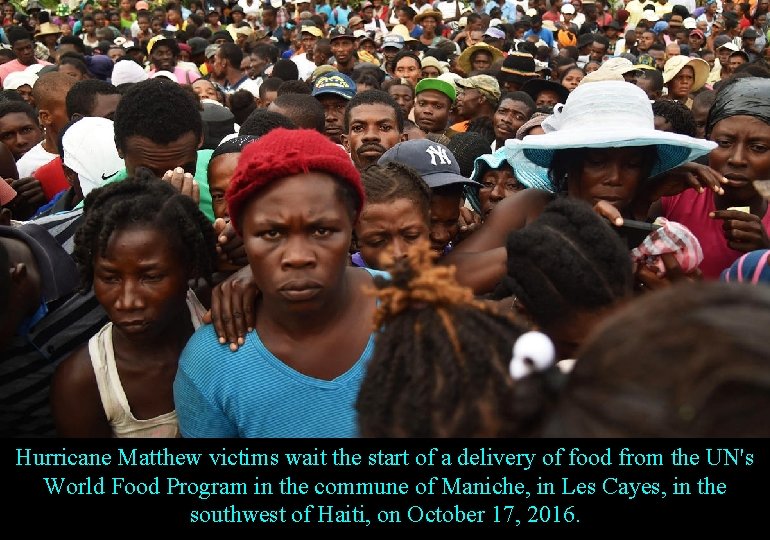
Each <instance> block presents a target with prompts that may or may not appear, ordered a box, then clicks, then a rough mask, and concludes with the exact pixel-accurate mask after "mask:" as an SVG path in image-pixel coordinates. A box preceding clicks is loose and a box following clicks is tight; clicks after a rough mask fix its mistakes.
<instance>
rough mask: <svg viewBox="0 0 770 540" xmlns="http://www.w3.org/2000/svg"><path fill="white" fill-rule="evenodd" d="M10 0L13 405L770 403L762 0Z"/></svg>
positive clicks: (433, 421) (102, 430) (346, 413)
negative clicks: (18, 0) (51, 1)
mask: <svg viewBox="0 0 770 540" xmlns="http://www.w3.org/2000/svg"><path fill="white" fill-rule="evenodd" d="M0 3H2V12H3V16H4V18H3V24H2V31H0V42H1V44H0V85H2V91H0V174H1V175H2V178H3V181H0V267H2V268H4V269H7V271H5V270H4V271H3V272H2V273H0V358H2V360H0V433H1V434H2V435H3V436H5V437H52V436H60V437H180V436H182V437H358V436H363V437H472V436H485V437H509V436H521V437H574V436H591V437H594V436H598V437H604V436H631V437H656V436H667V437H668V436H695V437H741V436H768V435H770V431H768V430H769V429H770V413H768V412H767V411H768V410H770V409H768V407H767V405H768V404H770V387H768V385H767V381H768V380H769V379H768V373H770V340H768V339H767V338H766V335H765V334H766V330H767V328H770V288H769V287H768V285H770V258H769V257H770V211H768V201H770V193H769V192H770V185H769V184H770V55H767V54H766V53H767V51H768V40H769V39H770V29H769V28H768V21H767V16H768V13H767V12H768V0H754V1H753V2H750V3H745V4H743V3H741V4H735V3H733V2H730V1H727V0H705V1H704V2H701V1H698V2H696V1H695V0H679V1H677V2H676V3H674V2H672V0H656V1H654V2H653V1H647V2H645V1H644V0H629V1H627V2H623V1H622V0H621V1H618V2H613V3H607V2H605V1H604V0H597V1H596V2H591V3H585V4H583V2H582V1H581V0H571V1H570V2H566V1H563V0H550V2H549V1H547V0H515V1H513V0H490V1H488V2H485V1H484V0H473V1H472V2H470V3H464V2H460V1H459V0H454V1H443V0H440V1H437V2H434V3H429V2H427V1H424V0H415V1H413V2H407V1H406V0H393V1H392V2H390V3H388V2H386V1H385V2H384V1H383V0H375V1H373V2H370V1H369V0H364V1H362V2H360V3H351V2H348V0H319V1H287V0H270V1H267V2H264V3H263V2H262V1H261V0H237V1H232V0H230V1H229V2H228V1H227V0H204V1H202V2H198V1H194V0H193V1H189V2H188V1H186V0H185V1H183V2H182V3H181V4H180V3H177V2H155V3H153V2H147V1H144V0H138V1H134V0H120V1H119V2H117V4H116V3H115V2H114V1H113V0H96V1H95V2H94V1H93V0H88V1H86V2H83V3H77V2H75V1H74V0H70V1H69V2H63V3H60V4H58V5H51V6H45V5H43V4H40V3H39V2H38V1H37V0H26V1H25V2H22V5H17V4H12V3H9V2H0Z"/></svg>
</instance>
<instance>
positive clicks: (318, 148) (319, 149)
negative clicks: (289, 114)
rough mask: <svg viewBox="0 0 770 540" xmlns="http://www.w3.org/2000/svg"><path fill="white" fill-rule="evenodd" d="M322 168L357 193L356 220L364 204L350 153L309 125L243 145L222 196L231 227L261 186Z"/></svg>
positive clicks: (280, 129) (238, 222) (272, 133)
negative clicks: (225, 202) (308, 127)
mask: <svg viewBox="0 0 770 540" xmlns="http://www.w3.org/2000/svg"><path fill="white" fill-rule="evenodd" d="M310 171H316V172H323V173H326V174H328V175H330V176H333V177H334V178H338V179H340V180H342V181H343V182H346V183H347V184H349V185H350V186H352V187H353V189H354V190H355V192H356V193H357V194H358V208H356V220H357V219H358V215H359V214H360V213H361V208H362V207H363V205H364V188H363V185H362V184H361V175H359V174H358V170H356V168H355V166H354V165H353V162H352V161H351V159H350V156H348V154H347V153H346V152H345V151H344V150H343V149H342V148H340V147H339V146H337V145H336V144H334V143H333V142H331V141H330V140H329V139H327V138H326V137H325V136H324V135H321V134H320V133H319V132H317V131H315V130H312V129H283V128H279V129H274V130H272V131H271V132H270V133H268V134H267V135H265V136H264V137H261V138H260V139H259V140H257V141H254V142H253V143H250V144H248V145H246V146H245V147H244V148H243V152H241V157H240V158H239V159H238V166H237V167H236V169H235V173H234V174H233V179H232V180H231V181H230V187H228V188H227V192H226V193H225V199H226V200H227V209H228V212H229V214H230V218H231V220H232V224H233V227H235V230H236V231H238V233H239V234H240V223H241V217H242V216H241V212H243V208H244V207H245V206H246V204H247V203H248V202H249V200H251V199H252V198H253V197H254V196H255V195H256V194H257V193H258V192H259V191H260V190H261V189H262V188H264V187H265V186H267V185H269V184H271V183H272V182H274V181H276V180H280V179H282V178H286V177H287V176H294V175H297V174H303V173H308V172H310Z"/></svg>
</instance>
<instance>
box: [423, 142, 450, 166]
mask: <svg viewBox="0 0 770 540" xmlns="http://www.w3.org/2000/svg"><path fill="white" fill-rule="evenodd" d="M425 153H427V154H429V155H430V164H431V165H436V158H438V160H439V164H441V165H451V164H452V160H451V159H449V156H448V155H447V153H446V148H443V147H441V146H429V147H428V148H427V150H425Z"/></svg>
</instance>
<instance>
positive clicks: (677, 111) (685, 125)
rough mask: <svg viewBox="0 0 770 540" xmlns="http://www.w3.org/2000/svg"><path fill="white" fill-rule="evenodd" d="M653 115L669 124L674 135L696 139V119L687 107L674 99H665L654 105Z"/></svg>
mask: <svg viewBox="0 0 770 540" xmlns="http://www.w3.org/2000/svg"><path fill="white" fill-rule="evenodd" d="M652 113H653V114H654V115H655V116H660V117H661V118H663V119H665V120H666V121H667V122H669V123H670V124H671V130H672V131H673V132H674V133H679V134H680V135H688V136H690V137H695V129H696V126H695V117H694V116H693V114H692V111H691V110H690V109H689V108H687V106H686V105H684V104H682V103H679V102H678V101H675V100H672V99H663V100H659V101H656V102H655V103H653V104H652Z"/></svg>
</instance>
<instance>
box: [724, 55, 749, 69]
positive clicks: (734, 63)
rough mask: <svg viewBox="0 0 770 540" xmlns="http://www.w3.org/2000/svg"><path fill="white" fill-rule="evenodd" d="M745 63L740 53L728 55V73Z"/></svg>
mask: <svg viewBox="0 0 770 540" xmlns="http://www.w3.org/2000/svg"><path fill="white" fill-rule="evenodd" d="M745 63H746V59H745V58H744V57H743V56H741V55H740V54H732V55H730V59H729V60H728V62H727V64H728V65H729V66H730V73H735V70H736V69H738V68H739V67H740V66H742V65H743V64H745Z"/></svg>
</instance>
